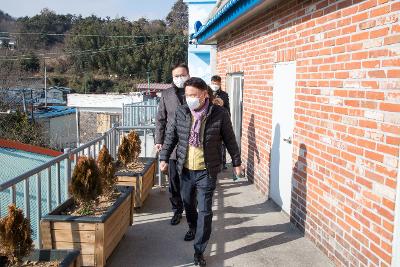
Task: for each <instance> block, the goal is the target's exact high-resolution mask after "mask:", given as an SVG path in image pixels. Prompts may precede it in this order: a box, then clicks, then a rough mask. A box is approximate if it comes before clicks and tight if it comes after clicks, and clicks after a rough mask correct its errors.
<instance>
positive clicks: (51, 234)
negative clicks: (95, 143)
mask: <svg viewBox="0 0 400 267" xmlns="http://www.w3.org/2000/svg"><path fill="white" fill-rule="evenodd" d="M118 189H119V190H120V192H121V193H122V194H121V196H120V197H119V198H118V199H117V200H116V201H115V203H114V205H113V206H111V207H110V208H109V209H108V211H107V212H106V213H105V214H103V215H102V216H101V217H93V216H70V215H60V214H61V212H62V211H64V210H65V209H66V208H68V207H69V206H70V205H72V204H73V199H72V198H70V199H68V200H67V201H66V202H64V203H63V204H61V205H60V206H59V207H57V208H56V209H55V210H54V211H53V212H51V213H50V214H49V215H46V216H45V217H43V218H42V220H41V222H40V231H41V233H42V247H43V248H44V249H78V250H80V252H81V255H80V256H79V257H78V260H79V264H80V265H81V266H105V264H106V260H107V258H108V257H109V256H110V255H111V253H112V252H113V250H114V248H115V247H116V246H117V245H118V243H119V241H120V240H121V239H122V237H123V236H124V234H125V232H126V230H127V229H128V226H129V225H132V222H133V214H132V195H133V194H132V192H133V188H132V187H121V186H119V187H118Z"/></svg>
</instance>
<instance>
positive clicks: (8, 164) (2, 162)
mask: <svg viewBox="0 0 400 267" xmlns="http://www.w3.org/2000/svg"><path fill="white" fill-rule="evenodd" d="M51 159H53V157H51V156H47V155H42V154H36V153H31V152H26V151H23V150H17V149H12V148H2V147H0V183H2V182H5V181H8V180H10V179H12V178H14V177H16V176H18V175H21V174H23V173H25V172H27V171H29V170H31V169H33V168H36V167H38V166H40V165H42V164H43V163H45V162H47V161H49V160H51Z"/></svg>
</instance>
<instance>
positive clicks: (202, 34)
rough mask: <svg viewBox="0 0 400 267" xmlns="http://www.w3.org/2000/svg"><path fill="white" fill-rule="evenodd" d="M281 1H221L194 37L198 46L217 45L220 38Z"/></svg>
mask: <svg viewBox="0 0 400 267" xmlns="http://www.w3.org/2000/svg"><path fill="white" fill-rule="evenodd" d="M278 1H280V0H221V1H219V2H218V3H217V5H216V8H214V9H213V11H212V12H211V13H210V16H209V19H208V21H207V23H206V24H205V25H203V26H202V27H201V28H200V30H199V31H198V32H196V33H195V34H194V35H193V38H195V39H196V40H197V43H198V44H212V43H216V40H217V39H218V37H219V36H221V35H222V34H224V33H225V32H226V31H228V30H229V29H231V28H233V27H234V26H236V25H240V24H241V23H243V22H245V21H247V20H249V19H250V18H251V17H253V16H254V15H255V14H258V13H259V12H262V11H263V10H265V8H267V7H269V6H271V5H272V4H274V3H276V2H278Z"/></svg>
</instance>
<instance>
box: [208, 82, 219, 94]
mask: <svg viewBox="0 0 400 267" xmlns="http://www.w3.org/2000/svg"><path fill="white" fill-rule="evenodd" d="M210 87H211V90H213V91H214V92H216V91H218V90H219V85H216V84H211V85H210Z"/></svg>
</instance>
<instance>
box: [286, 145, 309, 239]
mask: <svg viewBox="0 0 400 267" xmlns="http://www.w3.org/2000/svg"><path fill="white" fill-rule="evenodd" d="M306 219H307V147H306V145H305V144H300V147H299V153H298V157H297V161H296V163H295V165H294V167H293V170H292V197H291V204H290V221H291V223H293V224H294V225H296V227H297V228H299V229H300V230H301V231H302V232H303V233H304V232H305V224H306Z"/></svg>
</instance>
